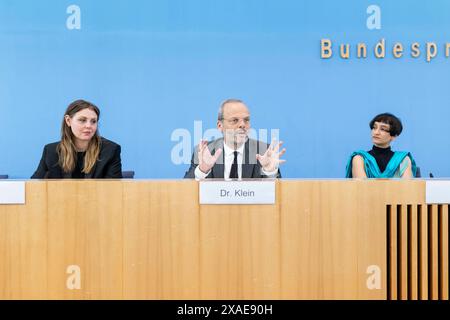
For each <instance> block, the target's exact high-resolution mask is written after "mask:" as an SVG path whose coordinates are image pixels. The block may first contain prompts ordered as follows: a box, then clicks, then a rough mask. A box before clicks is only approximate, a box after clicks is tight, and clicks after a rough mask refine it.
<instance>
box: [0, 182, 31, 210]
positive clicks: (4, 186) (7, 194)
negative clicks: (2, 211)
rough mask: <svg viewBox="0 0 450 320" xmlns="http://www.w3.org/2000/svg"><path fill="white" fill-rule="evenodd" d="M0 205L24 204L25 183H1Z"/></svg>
mask: <svg viewBox="0 0 450 320" xmlns="http://www.w3.org/2000/svg"><path fill="white" fill-rule="evenodd" d="M1 204H25V181H1V182H0V205H1Z"/></svg>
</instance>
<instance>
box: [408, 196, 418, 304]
mask: <svg viewBox="0 0 450 320" xmlns="http://www.w3.org/2000/svg"><path fill="white" fill-rule="evenodd" d="M408 207H409V209H408V212H409V217H408V219H409V221H408V225H409V230H408V238H409V240H408V242H409V250H408V251H409V268H408V269H409V273H408V276H409V299H411V300H417V298H418V277H419V275H418V255H417V251H418V236H419V235H418V227H417V205H412V206H408Z"/></svg>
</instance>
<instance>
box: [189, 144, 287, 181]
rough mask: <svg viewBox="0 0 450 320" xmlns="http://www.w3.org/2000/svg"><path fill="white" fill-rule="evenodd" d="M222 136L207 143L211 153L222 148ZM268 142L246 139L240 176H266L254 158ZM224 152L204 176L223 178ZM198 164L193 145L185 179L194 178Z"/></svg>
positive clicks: (263, 149)
mask: <svg viewBox="0 0 450 320" xmlns="http://www.w3.org/2000/svg"><path fill="white" fill-rule="evenodd" d="M223 143H224V142H223V138H220V139H217V140H214V141H211V142H209V143H208V148H209V151H210V152H211V154H212V155H214V154H215V153H216V150H217V149H220V148H221V149H222V150H223ZM268 146H269V145H268V144H267V143H264V142H261V141H258V140H253V139H247V141H246V142H245V146H244V163H243V164H242V178H244V179H248V178H268V177H267V176H266V175H264V174H263V173H262V171H261V169H262V168H261V164H260V163H259V161H257V160H256V154H258V153H259V154H263V153H264V152H266V150H267V148H268ZM224 157H225V152H222V156H221V157H220V158H219V159H217V162H216V163H215V164H214V166H213V167H212V169H211V172H210V173H209V175H208V176H207V177H206V178H207V179H209V178H222V179H223V178H224V176H223V175H224V171H225V167H224V163H225V158H224ZM197 166H198V147H195V150H194V153H193V155H192V159H191V166H190V168H189V170H188V171H187V172H186V174H185V175H184V178H185V179H194V178H195V168H197ZM276 178H281V172H280V169H278V173H277V176H276Z"/></svg>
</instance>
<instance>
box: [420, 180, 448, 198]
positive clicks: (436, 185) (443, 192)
mask: <svg viewBox="0 0 450 320" xmlns="http://www.w3.org/2000/svg"><path fill="white" fill-rule="evenodd" d="M425 197H426V203H427V204H432V203H450V181H426V196H425Z"/></svg>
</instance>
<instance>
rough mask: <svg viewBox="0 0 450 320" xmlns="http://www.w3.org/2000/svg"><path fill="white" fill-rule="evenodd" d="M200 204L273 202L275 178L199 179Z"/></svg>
mask: <svg viewBox="0 0 450 320" xmlns="http://www.w3.org/2000/svg"><path fill="white" fill-rule="evenodd" d="M200 204H275V180H270V181H211V180H210V181H208V180H205V181H200Z"/></svg>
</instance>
